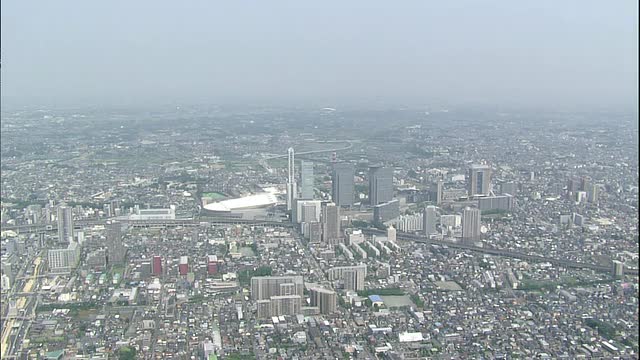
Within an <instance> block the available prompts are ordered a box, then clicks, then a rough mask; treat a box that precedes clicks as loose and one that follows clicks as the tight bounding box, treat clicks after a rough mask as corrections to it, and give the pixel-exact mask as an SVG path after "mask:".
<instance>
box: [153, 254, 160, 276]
mask: <svg viewBox="0 0 640 360" xmlns="http://www.w3.org/2000/svg"><path fill="white" fill-rule="evenodd" d="M151 266H152V268H151V272H152V273H153V275H155V276H160V275H162V257H160V256H157V255H156V256H154V257H153V263H152V264H151Z"/></svg>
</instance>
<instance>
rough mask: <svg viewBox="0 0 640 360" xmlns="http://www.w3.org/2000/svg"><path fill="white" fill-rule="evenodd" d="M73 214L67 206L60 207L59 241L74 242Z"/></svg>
mask: <svg viewBox="0 0 640 360" xmlns="http://www.w3.org/2000/svg"><path fill="white" fill-rule="evenodd" d="M73 231H74V230H73V214H72V212H71V208H70V207H67V206H60V207H58V241H61V242H67V243H70V242H72V241H73V234H74V232H73Z"/></svg>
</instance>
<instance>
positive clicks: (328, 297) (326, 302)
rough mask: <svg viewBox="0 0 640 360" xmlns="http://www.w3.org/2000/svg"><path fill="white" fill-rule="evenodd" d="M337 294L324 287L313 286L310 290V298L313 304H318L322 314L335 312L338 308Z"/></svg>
mask: <svg viewBox="0 0 640 360" xmlns="http://www.w3.org/2000/svg"><path fill="white" fill-rule="evenodd" d="M337 299H338V297H337V295H336V292H335V291H333V290H329V289H323V288H312V289H310V290H309V300H310V302H311V306H316V307H318V308H319V309H320V314H333V313H334V312H336V309H337V306H336V304H337Z"/></svg>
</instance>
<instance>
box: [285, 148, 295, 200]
mask: <svg viewBox="0 0 640 360" xmlns="http://www.w3.org/2000/svg"><path fill="white" fill-rule="evenodd" d="M287 157H288V159H289V169H288V170H289V172H288V174H287V175H288V177H287V210H291V209H292V208H293V200H295V198H296V197H297V196H296V191H297V189H296V176H295V167H294V160H295V159H294V153H293V148H289V149H288V150H287Z"/></svg>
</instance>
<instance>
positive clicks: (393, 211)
mask: <svg viewBox="0 0 640 360" xmlns="http://www.w3.org/2000/svg"><path fill="white" fill-rule="evenodd" d="M399 216H400V202H399V201H398V200H397V199H396V200H391V201H388V202H386V203H382V204H378V205H376V206H374V207H373V222H374V224H383V223H385V222H387V221H389V220H393V219H395V218H397V217H399Z"/></svg>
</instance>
